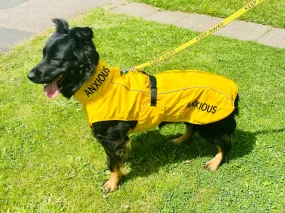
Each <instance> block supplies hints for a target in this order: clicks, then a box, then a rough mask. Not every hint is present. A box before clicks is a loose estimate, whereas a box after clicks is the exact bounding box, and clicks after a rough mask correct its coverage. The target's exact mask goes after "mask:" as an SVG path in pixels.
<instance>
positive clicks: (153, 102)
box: [149, 75, 157, 106]
mask: <svg viewBox="0 0 285 213" xmlns="http://www.w3.org/2000/svg"><path fill="white" fill-rule="evenodd" d="M149 80H150V98H151V99H150V106H156V97H157V88H156V78H155V77H154V76H152V75H149Z"/></svg>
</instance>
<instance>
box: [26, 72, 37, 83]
mask: <svg viewBox="0 0 285 213" xmlns="http://www.w3.org/2000/svg"><path fill="white" fill-rule="evenodd" d="M27 77H28V78H29V79H30V80H31V81H34V80H35V79H36V75H35V72H33V71H31V72H29V74H28V75H27Z"/></svg>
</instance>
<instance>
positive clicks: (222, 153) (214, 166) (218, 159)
mask: <svg viewBox="0 0 285 213" xmlns="http://www.w3.org/2000/svg"><path fill="white" fill-rule="evenodd" d="M215 143H216V145H217V147H218V153H217V154H216V156H215V157H214V158H213V159H212V160H209V161H208V162H207V163H206V165H205V168H206V169H209V170H211V171H216V170H218V168H219V166H220V165H221V163H222V162H223V161H224V160H225V159H226V157H227V154H228V152H229V151H230V149H231V143H230V142H229V141H228V136H222V137H221V138H219V139H217V140H216V141H215Z"/></svg>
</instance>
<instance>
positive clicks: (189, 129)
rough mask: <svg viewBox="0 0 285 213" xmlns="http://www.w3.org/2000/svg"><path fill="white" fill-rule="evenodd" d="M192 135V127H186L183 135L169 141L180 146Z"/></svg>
mask: <svg viewBox="0 0 285 213" xmlns="http://www.w3.org/2000/svg"><path fill="white" fill-rule="evenodd" d="M193 133H194V131H193V125H191V126H188V127H187V129H186V132H185V134H184V135H182V136H181V137H179V138H175V139H172V140H171V141H172V142H173V143H177V144H181V143H183V142H185V141H187V140H188V139H189V138H190V137H191V136H192V135H193Z"/></svg>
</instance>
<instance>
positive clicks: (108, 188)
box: [103, 164, 122, 193]
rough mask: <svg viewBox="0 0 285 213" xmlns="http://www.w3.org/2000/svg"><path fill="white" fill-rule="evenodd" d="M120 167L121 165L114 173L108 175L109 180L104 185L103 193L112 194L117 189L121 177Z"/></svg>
mask: <svg viewBox="0 0 285 213" xmlns="http://www.w3.org/2000/svg"><path fill="white" fill-rule="evenodd" d="M121 166H122V164H120V165H119V168H116V169H114V171H113V172H111V173H110V178H109V180H108V181H107V182H106V183H105V184H104V188H103V189H104V192H105V193H109V192H113V191H115V190H117V189H118V187H119V182H120V176H121Z"/></svg>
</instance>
